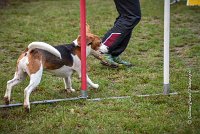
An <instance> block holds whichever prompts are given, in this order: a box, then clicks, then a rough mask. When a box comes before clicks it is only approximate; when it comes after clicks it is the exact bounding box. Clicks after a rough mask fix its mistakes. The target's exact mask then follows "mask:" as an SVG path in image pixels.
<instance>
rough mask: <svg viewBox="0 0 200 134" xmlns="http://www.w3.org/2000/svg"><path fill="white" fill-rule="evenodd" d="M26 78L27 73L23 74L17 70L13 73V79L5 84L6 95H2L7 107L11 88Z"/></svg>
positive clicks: (20, 70)
mask: <svg viewBox="0 0 200 134" xmlns="http://www.w3.org/2000/svg"><path fill="white" fill-rule="evenodd" d="M26 76H27V73H25V72H23V70H22V69H19V68H18V70H17V71H16V72H15V75H14V78H13V79H12V80H9V81H8V82H7V88H6V93H5V95H4V101H5V103H6V104H7V105H8V104H9V103H10V99H11V91H12V88H13V87H14V86H15V85H17V84H19V83H20V82H22V81H23V80H24V79H25V78H26Z"/></svg>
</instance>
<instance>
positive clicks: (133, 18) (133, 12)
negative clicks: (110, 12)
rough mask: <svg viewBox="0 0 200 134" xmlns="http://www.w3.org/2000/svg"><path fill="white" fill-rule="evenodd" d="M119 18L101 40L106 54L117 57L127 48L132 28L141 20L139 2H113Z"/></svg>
mask: <svg viewBox="0 0 200 134" xmlns="http://www.w3.org/2000/svg"><path fill="white" fill-rule="evenodd" d="M114 2H115V5H116V9H117V11H118V13H119V16H118V17H117V18H116V21H115V23H114V26H113V27H112V28H111V29H110V30H109V31H108V32H107V33H106V34H105V36H104V37H103V39H102V42H103V43H104V45H106V46H108V50H109V51H108V53H109V54H111V55H112V56H119V55H120V54H121V53H122V52H123V51H124V50H125V49H126V47H127V45H128V43H129V40H130V38H131V34H132V30H133V28H134V27H135V26H136V25H137V24H138V22H139V21H140V19H141V11H140V2H139V0H114Z"/></svg>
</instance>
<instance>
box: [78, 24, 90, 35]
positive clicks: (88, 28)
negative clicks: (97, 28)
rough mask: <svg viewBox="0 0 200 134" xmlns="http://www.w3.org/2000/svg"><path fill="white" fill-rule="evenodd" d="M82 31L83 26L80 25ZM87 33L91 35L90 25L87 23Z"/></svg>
mask: <svg viewBox="0 0 200 134" xmlns="http://www.w3.org/2000/svg"><path fill="white" fill-rule="evenodd" d="M80 31H81V24H80ZM86 33H91V31H90V25H88V24H87V23H86Z"/></svg>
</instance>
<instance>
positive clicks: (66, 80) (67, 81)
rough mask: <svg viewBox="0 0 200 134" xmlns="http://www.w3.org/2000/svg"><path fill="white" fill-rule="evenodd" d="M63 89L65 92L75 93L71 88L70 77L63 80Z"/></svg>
mask: <svg viewBox="0 0 200 134" xmlns="http://www.w3.org/2000/svg"><path fill="white" fill-rule="evenodd" d="M63 80H64V84H65V89H66V90H67V92H75V91H76V90H75V89H73V88H72V82H71V75H70V76H68V77H65V78H63Z"/></svg>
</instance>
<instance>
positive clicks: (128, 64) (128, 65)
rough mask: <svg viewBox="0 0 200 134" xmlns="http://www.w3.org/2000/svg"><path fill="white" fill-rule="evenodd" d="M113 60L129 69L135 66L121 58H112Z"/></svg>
mask: <svg viewBox="0 0 200 134" xmlns="http://www.w3.org/2000/svg"><path fill="white" fill-rule="evenodd" d="M112 59H113V61H114V62H115V63H118V64H121V65H125V66H127V67H131V66H133V64H131V63H130V62H127V61H124V60H122V59H121V58H120V57H119V56H112Z"/></svg>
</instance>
